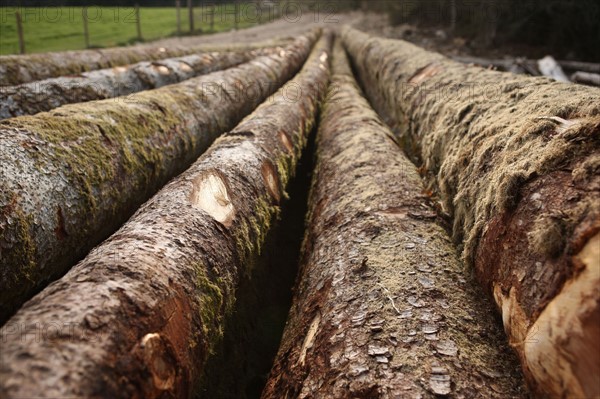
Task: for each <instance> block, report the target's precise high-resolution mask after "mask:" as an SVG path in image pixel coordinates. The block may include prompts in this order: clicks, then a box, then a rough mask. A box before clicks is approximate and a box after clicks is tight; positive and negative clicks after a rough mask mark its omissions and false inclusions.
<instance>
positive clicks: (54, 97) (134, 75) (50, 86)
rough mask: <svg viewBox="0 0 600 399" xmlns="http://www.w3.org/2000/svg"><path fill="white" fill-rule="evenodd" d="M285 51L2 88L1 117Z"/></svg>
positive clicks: (201, 57)
mask: <svg viewBox="0 0 600 399" xmlns="http://www.w3.org/2000/svg"><path fill="white" fill-rule="evenodd" d="M282 50H283V48H282V47H279V48H276V47H273V48H266V49H260V50H247V51H226V52H221V53H218V52H207V53H203V54H194V55H188V56H185V57H179V58H169V59H166V60H162V61H154V62H148V61H143V62H139V63H137V64H133V65H127V66H123V67H116V68H111V69H100V70H97V71H91V72H84V73H82V74H80V75H77V76H66V77H59V78H51V79H46V80H42V81H38V82H32V83H25V84H22V85H17V86H8V87H3V88H2V89H1V90H0V119H5V118H11V117H15V116H20V115H33V114H36V113H38V112H42V111H50V110H51V109H54V108H57V107H60V106H61V105H65V104H71V103H79V102H86V101H93V100H103V99H107V98H114V97H121V96H126V95H129V94H132V93H136V92H139V91H142V90H151V89H156V88H158V87H162V86H166V85H169V84H173V83H178V82H181V81H184V80H187V79H190V78H192V77H195V76H198V75H204V74H207V73H211V72H215V71H220V70H223V69H227V68H231V67H234V66H236V65H239V64H242V63H244V62H248V61H250V60H251V59H253V58H256V57H258V56H264V55H270V54H273V53H275V52H277V51H282Z"/></svg>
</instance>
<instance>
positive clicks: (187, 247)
mask: <svg viewBox="0 0 600 399" xmlns="http://www.w3.org/2000/svg"><path fill="white" fill-rule="evenodd" d="M330 47H331V36H330V35H325V36H324V37H323V38H322V39H321V40H320V41H319V42H318V43H317V45H316V47H315V49H314V50H313V52H312V54H311V56H310V58H309V59H308V61H307V63H306V64H305V66H304V68H303V69H302V71H301V72H300V74H298V75H297V76H296V77H295V78H294V79H293V80H292V81H291V82H289V83H288V84H286V85H285V86H283V87H282V89H281V90H280V91H279V92H278V93H277V94H276V95H274V96H272V97H271V98H269V99H268V100H267V101H265V102H264V103H263V104H262V105H261V106H259V107H258V108H257V109H256V110H255V111H254V112H253V113H252V115H251V116H250V117H248V118H246V119H245V120H244V121H243V122H242V123H241V124H239V125H238V126H237V127H236V128H235V129H234V130H233V131H231V132H230V133H228V134H226V135H224V136H223V137H221V138H219V139H218V140H217V141H216V142H215V143H214V145H213V146H211V148H210V150H209V151H207V152H206V153H205V154H204V155H203V156H202V157H201V158H200V159H199V160H198V161H197V162H196V163H194V164H193V165H192V166H191V167H190V168H189V169H188V170H187V171H186V172H185V173H183V174H182V175H181V176H179V177H178V178H176V179H175V180H173V181H172V182H170V183H169V184H168V185H167V186H165V187H164V188H163V189H162V190H161V191H160V192H159V193H158V194H157V195H156V196H154V197H153V198H152V199H151V200H150V201H148V202H147V203H146V204H145V205H144V206H142V207H141V208H140V210H139V211H138V212H137V213H136V215H135V216H134V217H133V218H132V219H131V220H130V221H129V222H128V223H126V224H125V225H124V226H123V227H122V228H121V229H120V230H119V231H118V232H117V233H115V234H114V235H113V236H112V237H111V238H110V239H108V240H107V241H105V242H104V243H103V244H102V245H100V246H99V247H98V248H96V249H95V250H94V251H92V252H91V253H90V254H89V255H88V256H87V257H86V258H85V259H84V260H83V261H82V262H80V263H79V264H78V265H76V266H75V267H74V268H72V269H71V270H70V271H69V272H68V273H67V274H66V275H65V276H64V277H63V278H62V279H60V280H59V281H57V282H55V283H53V284H52V285H50V286H49V287H47V288H46V289H45V290H44V291H42V292H41V293H40V294H38V295H37V296H36V297H34V299H32V300H31V301H29V302H28V303H27V304H26V305H25V306H24V307H23V308H22V309H21V310H20V311H19V312H18V313H17V314H16V315H15V316H14V317H13V318H12V319H11V320H10V321H9V323H8V324H7V325H5V326H4V328H3V329H2V330H1V333H2V335H1V337H0V338H1V339H2V341H1V342H2V352H0V364H2V367H1V368H0V393H1V394H2V396H3V397H6V398H17V397H19V398H20V397H74V396H77V397H80V396H81V397H106V398H130V397H134V398H156V397H189V396H190V395H191V393H192V392H193V391H194V389H195V388H198V387H197V386H195V383H196V381H197V380H198V377H199V376H200V375H201V373H202V369H203V367H204V363H205V361H206V358H207V356H208V354H209V353H210V351H211V350H212V348H213V347H214V345H215V342H217V341H218V340H219V339H220V337H221V335H222V333H223V331H222V327H223V323H222V321H223V319H224V317H225V316H226V314H227V313H228V312H229V311H231V309H232V306H233V303H234V302H235V289H236V284H237V282H238V281H239V278H240V276H241V275H243V274H246V273H248V274H251V273H252V269H253V268H254V267H259V265H257V264H254V262H253V259H255V258H256V257H257V255H258V253H259V252H260V251H261V249H262V245H263V240H264V237H265V234H266V232H267V231H268V230H269V226H270V225H271V223H272V222H273V221H274V219H275V218H276V217H277V215H278V212H279V204H280V202H281V201H282V200H283V199H284V198H285V196H286V194H285V187H286V185H287V183H288V180H289V178H290V176H291V175H292V174H293V173H294V170H295V167H296V163H297V160H298V159H299V157H300V154H301V150H302V147H303V146H304V145H305V143H306V140H307V136H308V133H309V132H310V130H311V127H312V126H313V124H314V121H315V118H316V108H317V106H318V104H319V102H320V99H321V98H322V97H323V95H324V93H325V90H326V86H327V81H328V78H329V66H328V53H329V51H330ZM297 89H300V90H301V91H302V94H303V95H302V96H301V97H300V98H298V99H297V101H290V99H289V95H288V93H289V92H290V91H292V92H293V91H295V90H297ZM37 327H39V328H40V329H39V330H38V331H39V333H40V334H39V335H38V336H36V335H35V334H31V332H32V331H33V329H35V328H37ZM33 370H35V372H33Z"/></svg>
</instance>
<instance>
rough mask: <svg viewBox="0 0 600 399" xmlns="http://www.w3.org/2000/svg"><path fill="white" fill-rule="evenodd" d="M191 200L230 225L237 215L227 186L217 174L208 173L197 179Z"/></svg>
mask: <svg viewBox="0 0 600 399" xmlns="http://www.w3.org/2000/svg"><path fill="white" fill-rule="evenodd" d="M190 202H191V203H192V205H193V206H195V207H197V208H200V209H202V210H203V211H204V212H206V213H208V214H209V215H210V216H211V217H212V218H213V219H215V220H216V221H218V222H220V223H223V224H224V225H225V226H228V227H229V226H230V225H231V221H232V220H233V217H234V216H235V208H234V206H233V204H232V203H231V199H230V198H229V193H228V192H227V186H226V185H225V182H224V181H223V179H222V178H221V177H220V176H218V175H217V174H208V175H206V176H202V177H200V178H198V179H196V181H195V182H194V184H193V189H192V194H191V196H190Z"/></svg>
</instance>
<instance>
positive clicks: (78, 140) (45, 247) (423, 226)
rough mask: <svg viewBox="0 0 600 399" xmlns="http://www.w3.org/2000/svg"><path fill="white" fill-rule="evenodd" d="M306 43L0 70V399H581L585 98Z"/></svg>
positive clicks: (504, 77) (390, 51)
mask: <svg viewBox="0 0 600 399" xmlns="http://www.w3.org/2000/svg"><path fill="white" fill-rule="evenodd" d="M333 36H334V35H333V34H332V33H330V32H325V33H322V32H321V31H320V29H314V30H311V31H308V32H306V33H304V34H303V35H300V36H298V37H297V38H295V39H289V40H286V42H285V44H282V45H281V46H275V45H274V44H273V43H271V45H269V46H267V45H265V46H263V47H264V48H260V49H249V48H241V47H240V48H238V50H239V51H225V50H223V51H220V52H219V53H206V48H204V51H203V52H201V53H199V47H195V46H194V45H192V46H187V47H174V48H171V49H160V48H159V47H157V46H156V45H149V46H137V47H135V48H127V49H108V50H102V51H98V52H95V51H82V52H67V53H57V54H52V55H48V56H47V57H44V56H42V55H33V56H11V57H0V61H2V63H1V64H0V72H1V73H0V74H1V75H2V77H0V84H2V85H6V84H9V85H12V86H10V87H7V86H3V87H2V90H3V96H4V97H3V98H4V99H3V100H2V105H1V106H0V109H1V110H0V113H2V115H4V116H6V117H7V118H6V119H4V120H2V121H0V159H1V160H2V167H1V168H0V323H2V324H0V397H2V398H4V397H6V398H21V397H107V398H108V397H110V398H125V397H136V398H159V397H161V398H163V397H191V396H194V395H195V396H202V395H203V394H204V395H206V394H209V393H210V394H213V396H214V395H215V394H216V395H217V396H218V393H220V392H232V393H233V392H235V393H236V395H237V396H239V397H241V398H243V397H246V396H250V395H252V394H251V393H249V392H250V391H252V393H253V394H254V395H255V396H256V395H257V394H258V393H259V392H261V390H262V397H263V398H265V399H267V398H280V397H282V398H313V397H315V398H319V397H327V398H329V397H331V398H349V397H352V398H371V397H380V398H397V397H465V398H471V397H490V398H526V397H529V396H530V395H532V396H533V397H543V398H546V397H548V398H554V397H556V398H566V397H569V398H570V397H586V398H587V397H600V385H599V384H598V383H597V382H598V380H597V377H598V375H600V357H599V356H597V352H598V351H600V291H599V287H600V201H599V200H598V199H599V198H600V90H598V89H596V88H593V87H588V86H580V85H575V84H571V83H570V82H569V83H560V82H556V81H554V80H552V79H549V78H547V77H527V76H523V75H516V74H507V73H501V72H498V71H494V70H489V69H485V68H480V67H476V66H474V65H464V64H463V63H459V62H456V61H453V60H450V59H448V58H446V57H444V56H442V55H440V54H435V53H431V52H428V51H425V50H423V49H420V48H418V47H416V46H414V45H411V44H409V43H406V42H403V41H398V40H389V39H381V38H376V37H370V36H368V35H366V34H363V33H362V32H359V31H357V30H355V29H352V28H349V27H346V28H344V29H343V30H342V31H341V34H340V37H339V40H338V41H337V43H336V46H335V48H334V49H333V50H332V47H333ZM190 40H193V39H190ZM190 43H194V42H193V41H191V42H190ZM230 47H231V46H230ZM233 47H235V46H233ZM233 47H232V48H233ZM332 51H333V53H334V57H333V74H332V76H331V84H329V81H330V59H331V53H332ZM173 57H177V58H173ZM29 61H31V62H30V64H29V65H27V62H29ZM534 64H535V65H534ZM566 65H567V64H565V63H563V62H562V61H558V63H557V62H554V60H552V59H550V58H547V59H546V60H545V61H544V62H543V63H540V65H539V66H538V65H537V63H536V62H535V61H531V60H521V61H520V62H519V65H518V69H519V70H523V71H525V70H527V69H528V68H531V70H532V71H534V70H535V73H539V69H538V67H539V68H540V69H543V70H547V71H546V72H545V73H546V74H548V75H552V76H554V79H556V78H557V77H559V79H562V80H568V79H567V78H568V77H569V76H571V78H572V79H573V80H575V77H577V79H578V80H581V81H585V80H590V79H592V80H593V79H595V78H596V76H595V75H594V73H595V72H594V70H592V71H587V72H586V73H587V75H583V74H581V73H579V74H578V73H576V74H574V75H571V73H572V72H573V71H574V70H573V69H570V68H571V67H575V66H576V67H577V68H578V69H576V70H575V71H584V70H586V68H588V69H593V68H595V66H594V65H592V64H581V63H578V64H569V65H570V66H569V67H567V66H566ZM506 66H507V67H508V68H513V67H514V64H510V65H509V64H508V63H507V64H506ZM559 66H560V67H561V68H562V69H563V70H564V71H565V72H566V74H565V76H562V75H560V73H559V72H560V71H559V68H558V67H559ZM513 69H515V68H513ZM515 70H516V69H515ZM532 73H533V72H532ZM71 74H77V76H69V75H71ZM198 75H202V76H198ZM39 79H45V80H44V81H42V82H33V81H34V80H39ZM76 83H78V84H79V85H81V86H82V87H84V88H85V89H82V90H79V91H72V92H69V93H67V91H65V90H63V88H64V87H63V86H65V87H66V86H68V85H69V84H76ZM117 83H126V84H125V85H124V86H126V88H125V90H126V91H119V90H115V87H114V86H113V85H115V84H117ZM36 85H37V86H36ZM40 85H42V86H43V87H45V88H47V93H46V94H47V96H45V97H43V98H38V99H37V100H39V101H37V100H35V99H33V100H32V98H33V97H35V88H36V87H38V88H39V87H40ZM117 89H119V88H117ZM61 90H62V91H61ZM112 97H114V98H112ZM321 104H323V105H324V107H323V109H322V110H321ZM42 111H43V112H42ZM20 114H30V115H20ZM17 115H19V116H17ZM317 121H318V122H319V124H318V126H316V124H317ZM313 128H315V129H314V131H316V157H315V159H316V163H315V165H316V166H315V167H314V173H313V174H312V177H311V176H309V175H307V174H306V170H307V169H313V167H312V166H311V164H305V163H304V162H303V161H302V162H300V157H301V154H303V151H304V154H305V156H306V155H308V156H309V157H310V156H311V155H312V148H313V146H315V144H314V143H315V141H314V140H313V139H310V141H309V136H310V134H311V132H312V131H313ZM309 142H310V145H307V143H309ZM307 153H308V154H307ZM303 159H304V158H303ZM299 164H300V165H301V166H302V168H299V167H298V165H299ZM298 172H299V173H301V175H302V176H303V178H302V179H300V180H295V183H294V184H290V180H291V178H292V177H293V176H294V174H295V173H298ZM311 178H312V186H311V187H310V193H309V195H308V201H307V200H305V199H304V198H305V195H307V194H308V187H305V190H304V191H303V192H301V193H299V194H301V195H294V193H295V192H296V191H295V190H296V188H298V187H299V188H300V190H301V191H302V187H301V186H303V185H304V184H303V183H302V182H308V181H309V180H310V179H311ZM308 185H309V184H306V186H308ZM297 186H298V187H297ZM290 188H293V190H292V191H290ZM289 193H291V195H292V196H294V197H295V198H296V199H295V201H292V203H295V202H301V203H302V204H303V205H306V203H307V202H308V215H307V217H306V226H305V227H306V229H305V231H304V241H303V244H302V248H300V238H301V234H300V229H302V227H303V226H302V224H301V223H298V221H299V220H300V218H301V217H302V216H303V215H300V214H301V213H303V211H302V212H297V213H296V214H295V215H293V216H294V217H293V218H292V217H291V216H289V214H287V213H286V212H282V209H283V210H285V209H287V206H289V204H290V203H288V202H287V200H288V197H289V196H290V194H289ZM284 205H286V207H283V206H284ZM282 207H283V208H282ZM282 214H283V215H284V216H283V217H282ZM286 215H287V216H286ZM296 216H298V218H296ZM280 229H281V230H280ZM292 231H296V232H298V233H297V234H294V237H295V238H294V239H293V240H294V244H293V245H286V246H285V248H286V249H285V250H282V249H281V248H277V247H276V244H275V243H277V242H284V241H285V240H288V241H290V239H289V237H291V234H290V233H291V232H292ZM280 233H281V234H280ZM274 237H275V238H277V239H273V238H274ZM285 237H287V238H285ZM94 246H96V247H95V248H94ZM92 248H93V249H92ZM277 251H280V252H281V251H287V254H286V255H287V256H281V257H279V255H277ZM298 252H299V253H300V254H301V256H300V258H301V259H299V261H298V262H296V261H295V259H292V258H295V257H296V254H297V253H298ZM273 257H276V258H277V259H276V260H273V259H272V258H273ZM269 259H270V260H269ZM271 261H272V262H271ZM283 264H286V266H285V267H279V272H280V273H279V274H277V275H274V274H271V271H272V270H273V265H275V266H282V265H283ZM296 265H299V273H298V276H297V280H296V284H295V287H294V289H293V304H292V308H291V310H290V312H289V315H288V322H287V325H286V326H285V329H284V334H283V338H282V339H281V343H280V344H279V351H278V353H277V356H276V357H275V358H274V359H273V358H272V356H274V349H275V348H276V345H277V343H279V341H278V339H279V337H278V336H277V334H280V332H281V331H282V330H283V327H284V326H283V319H282V317H283V315H284V312H281V308H282V307H283V308H285V309H284V310H286V309H287V306H288V305H287V304H286V303H287V301H288V300H289V299H290V298H291V295H292V294H291V292H290V291H288V290H289V288H291V287H289V285H291V281H292V280H293V277H294V276H293V274H294V273H291V272H290V271H291V270H295V268H296ZM283 275H285V277H286V278H282V276H283ZM288 277H289V278H288ZM282 281H286V283H281V282H282ZM265 286H266V288H265ZM270 287H271V288H273V287H276V288H277V290H273V292H271V291H266V290H269V288H270ZM258 291H261V293H265V294H272V295H260V296H259V295H254V294H256V293H258ZM274 291H277V294H274ZM269 298H271V299H272V298H286V299H285V300H282V301H281V302H283V304H282V303H279V301H277V300H271V299H269ZM246 299H248V300H246ZM269 301H271V302H277V305H278V306H279V308H278V309H279V310H277V312H278V313H277V315H276V316H277V317H276V319H277V320H280V321H281V324H279V321H275V318H274V317H272V316H273V315H274V314H275V313H274V312H273V309H271V310H269V309H268V308H269V307H270V305H271V304H269V303H267V302H269ZM258 304H261V305H258ZM263 306H264V309H262V307H263ZM494 307H496V310H497V311H498V312H496V313H495V312H494ZM255 309H256V310H260V311H257V312H255V313H254V314H251V313H252V312H253V310H255ZM263 310H264V312H263ZM258 314H263V315H266V318H267V319H269V320H266V321H265V322H264V323H263V321H264V320H265V317H262V318H259V317H254V316H256V315H258ZM276 324H277V325H276ZM503 329H504V332H503V331H502V330H503ZM226 332H227V334H226V335H225V333H226ZM272 332H275V334H274V335H273V336H271V333H272ZM260 334H262V337H261V339H262V338H265V340H267V339H268V340H269V348H271V349H269V350H268V352H269V353H268V354H265V355H264V356H263V357H261V358H260V359H259V358H258V357H260V355H258V356H257V355H256V354H257V353H258V352H261V351H262V352H267V351H264V350H263V348H264V347H266V346H261V344H260V342H259V341H260V340H259V339H257V338H256V337H257V336H258V335H260ZM267 336H268V338H267ZM232 342H235V343H236V344H232ZM261 342H262V341H261ZM244 345H246V346H252V347H253V349H252V353H251V351H247V350H246V349H245V348H244ZM271 345H272V346H271ZM511 347H512V348H511ZM259 363H260V365H261V367H260V371H259V370H258V368H256V367H255V366H256V365H258V364H259ZM221 364H227V368H226V369H225V368H224V367H221V368H220V365H221ZM271 364H272V365H273V366H272V369H271V372H270V374H269V375H268V379H266V378H267V375H266V374H265V371H266V369H267V368H268V367H269V365H271ZM263 366H264V367H263ZM253 367H254V368H253ZM220 371H222V373H221V377H219V378H215V373H219V372H220ZM223 376H233V378H237V379H238V382H237V383H234V384H232V386H231V387H229V386H224V384H226V383H227V382H226V381H228V377H223ZM265 379H266V381H267V383H266V386H264V389H263V385H264V382H265ZM216 380H219V381H216ZM526 383H527V385H528V386H527V387H526V385H525V384H526ZM234 385H235V386H234ZM230 388H231V389H230ZM234 396H235V395H234Z"/></svg>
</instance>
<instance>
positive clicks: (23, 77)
mask: <svg viewBox="0 0 600 399" xmlns="http://www.w3.org/2000/svg"><path fill="white" fill-rule="evenodd" d="M277 44H279V43H277ZM286 44H287V43H286ZM273 45H274V44H273V43H272V42H261V43H255V44H253V45H249V46H248V45H235V44H233V45H227V46H215V45H198V44H190V43H185V44H178V45H172V46H169V47H161V46H156V45H152V44H147V45H137V46H130V47H114V48H107V49H99V50H81V51H62V52H51V53H40V54H28V55H5V56H0V86H14V85H19V84H23V83H29V82H34V81H37V80H43V79H49V78H55V77H59V76H68V75H78V74H80V73H82V72H86V71H94V70H97V69H106V68H114V67H118V66H123V65H129V64H135V63H137V62H141V61H158V60H163V59H165V58H174V57H182V56H185V55H189V54H194V53H199V52H206V51H228V50H236V49H237V50H251V49H258V48H261V47H267V46H270V47H272V46H273Z"/></svg>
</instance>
